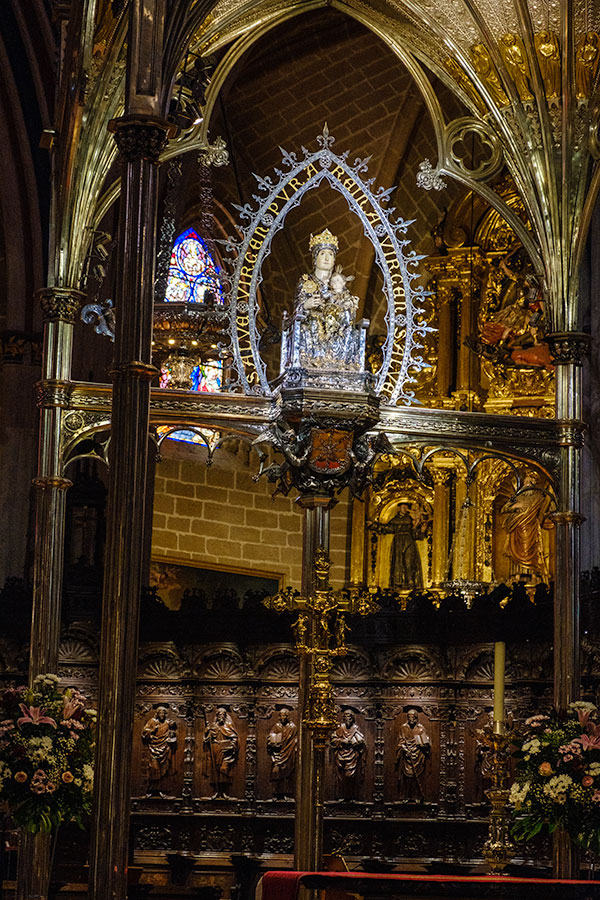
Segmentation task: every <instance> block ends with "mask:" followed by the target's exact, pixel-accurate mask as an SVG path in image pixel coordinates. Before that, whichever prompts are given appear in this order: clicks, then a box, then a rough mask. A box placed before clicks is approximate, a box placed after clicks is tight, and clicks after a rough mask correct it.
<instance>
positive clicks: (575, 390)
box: [548, 332, 590, 878]
mask: <svg viewBox="0 0 600 900" xmlns="http://www.w3.org/2000/svg"><path fill="white" fill-rule="evenodd" d="M589 341H590V338H589V335H586V334H581V333H579V332H555V333H553V334H551V335H549V336H548V342H549V344H550V349H551V352H552V356H553V358H554V362H555V364H556V418H557V419H558V420H559V422H560V425H561V432H562V437H561V460H560V481H559V485H558V509H557V511H556V512H555V513H554V515H553V519H554V527H555V542H556V543H555V546H556V575H555V580H554V705H555V706H556V708H557V709H559V710H565V709H566V708H567V706H568V705H569V703H571V702H572V701H573V700H577V698H578V697H579V576H580V573H579V526H580V525H581V522H582V521H583V517H582V515H581V513H580V484H579V465H580V455H581V445H582V440H581V435H582V422H581V404H582V397H581V369H582V365H583V360H584V357H585V354H586V352H587V349H588V346H589ZM553 851H554V859H553V862H554V875H555V877H558V878H573V877H576V876H577V874H578V865H577V857H576V854H575V852H574V851H573V848H572V847H571V845H570V842H569V839H568V836H567V835H566V834H565V833H564V832H561V833H558V832H557V833H556V834H555V836H554V841H553Z"/></svg>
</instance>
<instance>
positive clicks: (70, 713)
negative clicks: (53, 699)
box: [63, 694, 84, 720]
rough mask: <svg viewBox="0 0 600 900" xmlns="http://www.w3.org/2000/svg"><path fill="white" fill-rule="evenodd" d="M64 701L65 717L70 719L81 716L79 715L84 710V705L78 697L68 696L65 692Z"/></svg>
mask: <svg viewBox="0 0 600 900" xmlns="http://www.w3.org/2000/svg"><path fill="white" fill-rule="evenodd" d="M63 703H64V706H63V719H66V720H68V719H76V718H79V716H80V715H81V713H82V712H83V709H84V706H83V703H82V702H81V700H80V699H79V698H78V697H71V698H68V697H67V696H66V694H65V696H64V698H63Z"/></svg>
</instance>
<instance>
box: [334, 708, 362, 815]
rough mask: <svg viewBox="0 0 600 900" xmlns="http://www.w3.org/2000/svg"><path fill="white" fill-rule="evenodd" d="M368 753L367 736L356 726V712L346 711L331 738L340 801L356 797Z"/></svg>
mask: <svg viewBox="0 0 600 900" xmlns="http://www.w3.org/2000/svg"><path fill="white" fill-rule="evenodd" d="M366 752H367V746H366V744H365V736H364V734H363V733H362V731H361V730H360V729H359V727H358V725H357V724H356V718H355V716H354V712H353V711H352V710H351V709H345V710H344V712H343V714H342V722H341V723H340V724H339V725H338V727H337V728H336V730H335V731H334V732H333V734H332V736H331V753H332V756H333V761H334V763H335V769H336V773H337V785H338V796H339V798H340V799H343V800H351V799H354V798H355V797H356V792H357V788H358V786H359V784H360V782H361V781H363V779H364V771H365V758H366Z"/></svg>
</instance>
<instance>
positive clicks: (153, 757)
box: [132, 697, 186, 798]
mask: <svg viewBox="0 0 600 900" xmlns="http://www.w3.org/2000/svg"><path fill="white" fill-rule="evenodd" d="M185 737H186V724H185V718H184V716H183V715H182V713H181V706H180V704H179V703H176V702H173V698H172V697H170V698H168V699H167V698H165V699H161V700H156V701H154V702H152V703H146V704H143V705H141V706H138V709H137V716H136V722H135V726H134V747H133V785H132V792H133V795H134V796H136V797H148V798H151V797H158V798H164V797H176V796H179V795H180V794H181V790H182V787H183V757H184V748H185Z"/></svg>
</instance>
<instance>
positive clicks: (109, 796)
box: [90, 115, 168, 900]
mask: <svg viewBox="0 0 600 900" xmlns="http://www.w3.org/2000/svg"><path fill="white" fill-rule="evenodd" d="M114 131H115V136H116V141H117V144H118V146H119V151H120V155H121V160H122V176H121V177H122V182H121V199H120V223H119V247H118V258H117V266H118V268H117V279H116V282H117V286H118V288H117V289H118V297H117V303H116V319H117V327H116V334H115V350H114V367H113V370H112V376H113V396H112V414H111V443H110V459H109V462H110V487H109V501H108V523H107V541H106V556H105V572H104V596H103V612H102V641H101V651H100V671H99V704H98V713H99V719H98V745H97V751H96V771H95V804H94V815H93V836H92V847H91V851H90V897H91V898H94V900H100V898H102V900H123V898H124V897H125V896H126V892H127V884H126V881H127V851H128V843H129V797H130V793H131V790H130V789H131V750H132V728H131V723H132V721H133V714H134V703H135V684H136V668H137V649H138V620H139V609H140V590H141V580H142V579H141V574H142V565H143V554H144V547H143V544H144V540H143V538H144V514H145V498H146V476H147V461H148V428H149V415H150V381H151V379H152V378H153V377H154V376H155V374H157V372H156V369H155V368H154V367H153V366H152V365H151V343H152V307H153V294H154V268H155V255H156V208H157V186H158V166H157V162H158V156H159V153H160V151H161V150H162V149H163V147H164V146H165V144H166V139H167V133H168V126H167V124H166V123H164V122H162V121H160V120H158V119H156V118H153V117H151V116H144V115H135V116H124V117H123V118H122V119H120V120H118V121H117V122H116V123H114Z"/></svg>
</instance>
